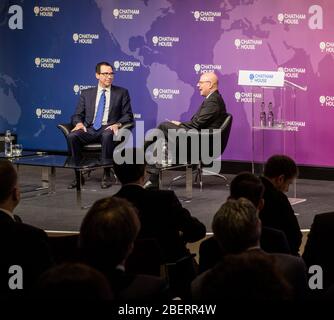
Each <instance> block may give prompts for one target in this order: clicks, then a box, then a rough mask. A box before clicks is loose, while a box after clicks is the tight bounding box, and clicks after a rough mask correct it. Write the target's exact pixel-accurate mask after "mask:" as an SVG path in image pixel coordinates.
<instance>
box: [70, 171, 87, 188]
mask: <svg viewBox="0 0 334 320" xmlns="http://www.w3.org/2000/svg"><path fill="white" fill-rule="evenodd" d="M84 184H85V178H84V176H83V174H81V185H84ZM76 187H77V179H74V180H73V181H72V182H71V183H70V184H69V185H68V186H67V189H75V188H76Z"/></svg>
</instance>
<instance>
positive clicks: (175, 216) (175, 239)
mask: <svg viewBox="0 0 334 320" xmlns="http://www.w3.org/2000/svg"><path fill="white" fill-rule="evenodd" d="M115 196H116V197H120V198H125V199H127V200H128V201H130V202H131V203H132V204H133V205H134V206H135V207H136V208H137V209H138V211H139V219H140V222H141V230H140V233H139V237H140V238H156V239H157V240H158V243H159V245H160V247H161V250H162V254H163V257H164V258H165V260H166V262H173V261H176V260H177V259H179V258H181V257H183V256H185V255H187V254H188V251H187V249H186V246H185V244H186V243H187V242H194V241H197V240H200V239H202V238H203V237H205V232H206V229H205V226H204V225H203V224H202V223H201V222H200V221H198V220H197V219H196V218H194V217H192V216H191V215H190V213H189V211H188V210H187V209H185V208H183V207H182V205H181V203H180V201H179V200H178V198H177V197H176V195H175V193H174V192H173V191H169V190H146V189H144V188H142V187H141V186H139V185H134V184H129V185H125V186H123V187H122V188H121V190H120V191H119V192H118V193H116V194H115ZM180 233H182V235H180Z"/></svg>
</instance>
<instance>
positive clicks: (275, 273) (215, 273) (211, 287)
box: [200, 250, 293, 302]
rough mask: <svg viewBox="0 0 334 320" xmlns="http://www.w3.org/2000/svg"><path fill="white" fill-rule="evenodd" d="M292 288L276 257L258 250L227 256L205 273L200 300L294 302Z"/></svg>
mask: <svg viewBox="0 0 334 320" xmlns="http://www.w3.org/2000/svg"><path fill="white" fill-rule="evenodd" d="M292 289H293V288H292V287H291V285H290V284H289V283H288V281H287V280H286V278H285V276H284V274H283V272H282V271H281V270H280V269H279V268H278V266H277V264H276V261H275V257H273V256H271V255H269V254H266V253H264V252H262V251H259V250H249V251H244V252H242V253H239V254H231V255H226V256H225V257H224V258H223V260H222V261H221V262H220V263H218V264H216V265H215V266H214V267H213V268H212V269H211V270H210V271H209V272H207V273H206V274H205V276H204V277H203V281H202V287H201V293H200V297H201V298H204V299H207V300H208V301H212V300H214V301H218V300H219V301H224V302H225V301H226V300H228V301H246V299H247V300H251V301H254V300H256V301H258V300H261V301H278V300H279V301H282V300H292V299H293V290H292Z"/></svg>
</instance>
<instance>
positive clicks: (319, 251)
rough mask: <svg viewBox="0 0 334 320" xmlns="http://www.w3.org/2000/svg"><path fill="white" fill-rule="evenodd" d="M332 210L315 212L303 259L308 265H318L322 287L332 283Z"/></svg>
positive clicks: (333, 262)
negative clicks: (320, 212)
mask: <svg viewBox="0 0 334 320" xmlns="http://www.w3.org/2000/svg"><path fill="white" fill-rule="evenodd" d="M333 241H334V212H326V213H322V214H317V215H316V216H315V217H314V220H313V223H312V226H311V230H310V232H309V234H308V238H307V242H306V245H305V249H304V253H303V259H304V261H305V263H306V265H307V266H308V267H310V266H312V265H319V266H321V268H322V271H323V286H324V289H326V288H328V287H329V286H331V285H334V254H333V251H332V250H333Z"/></svg>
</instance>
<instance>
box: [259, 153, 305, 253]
mask: <svg viewBox="0 0 334 320" xmlns="http://www.w3.org/2000/svg"><path fill="white" fill-rule="evenodd" d="M297 175H298V168H297V166H296V164H295V162H294V161H293V160H292V159H291V158H289V157H287V156H284V155H274V156H272V157H270V158H269V159H268V161H267V162H266V164H265V167H264V176H263V177H261V180H262V183H263V185H264V188H265V191H264V195H263V198H264V207H263V209H262V210H261V211H260V219H261V221H262V225H263V226H266V227H271V228H275V229H278V230H282V231H283V232H284V233H285V235H286V237H287V239H288V242H289V246H290V250H291V253H292V254H293V255H298V252H299V247H300V244H301V241H302V233H301V231H300V227H299V224H298V220H297V218H296V216H295V213H294V211H293V208H292V206H291V204H290V202H289V199H288V197H287V196H286V195H285V192H288V190H289V185H290V184H291V183H293V181H294V179H296V177H297Z"/></svg>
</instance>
